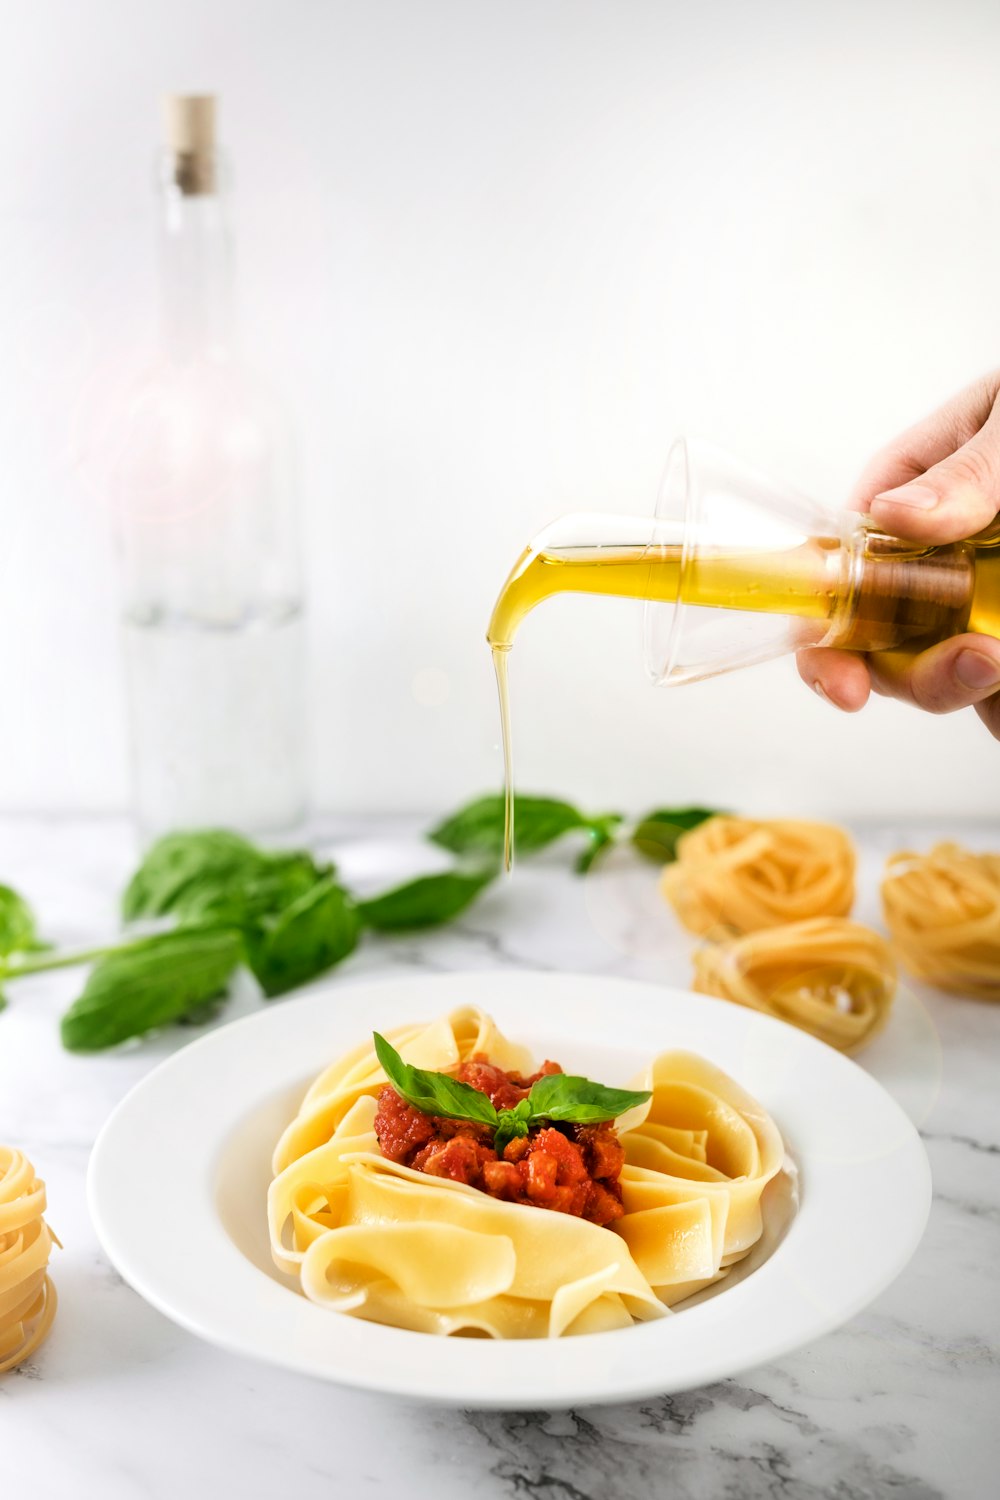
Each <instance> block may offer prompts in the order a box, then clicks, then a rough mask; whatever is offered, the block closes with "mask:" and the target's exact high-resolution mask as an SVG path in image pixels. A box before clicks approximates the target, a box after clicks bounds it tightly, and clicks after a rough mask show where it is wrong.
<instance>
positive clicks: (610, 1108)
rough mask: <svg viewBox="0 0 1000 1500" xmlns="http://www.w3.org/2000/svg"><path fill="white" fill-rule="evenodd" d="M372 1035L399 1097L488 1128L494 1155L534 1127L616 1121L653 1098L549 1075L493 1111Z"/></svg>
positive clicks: (486, 1101) (474, 1092)
mask: <svg viewBox="0 0 1000 1500" xmlns="http://www.w3.org/2000/svg"><path fill="white" fill-rule="evenodd" d="M373 1035H374V1037H375V1056H376V1057H377V1058H378V1060H379V1062H380V1063H381V1065H382V1069H383V1071H384V1073H385V1076H386V1077H387V1078H388V1080H389V1082H390V1083H391V1084H392V1086H393V1088H394V1089H395V1090H396V1093H397V1094H399V1096H400V1098H402V1099H405V1100H406V1103H407V1104H412V1105H413V1107H414V1109H419V1110H420V1111H421V1112H422V1113H423V1114H425V1115H440V1116H443V1117H444V1118H445V1119H448V1120H470V1121H472V1122H473V1123H475V1124H477V1125H488V1126H489V1127H490V1128H491V1129H492V1130H493V1132H494V1134H493V1147H494V1150H495V1151H496V1152H497V1154H498V1155H501V1154H502V1153H503V1150H504V1147H505V1146H507V1145H508V1143H509V1142H510V1141H512V1140H514V1139H515V1138H518V1137H523V1136H526V1135H527V1134H528V1131H529V1130H530V1129H531V1127H532V1126H533V1125H542V1124H544V1123H545V1122H546V1121H549V1120H561V1121H566V1122H570V1123H572V1124H575V1125H593V1124H597V1123H598V1122H599V1121H602V1120H616V1119H617V1118H618V1116H619V1115H623V1114H625V1112H626V1110H629V1109H633V1108H634V1107H635V1106H636V1105H637V1104H645V1102H646V1100H647V1099H649V1098H650V1097H651V1095H650V1092H649V1090H648V1089H609V1088H607V1087H606V1086H605V1085H604V1084H603V1083H593V1082H592V1081H591V1079H589V1078H580V1077H578V1076H575V1075H573V1074H571V1073H549V1074H547V1075H546V1076H545V1077H544V1078H539V1079H538V1081H537V1082H536V1083H533V1084H532V1086H531V1091H530V1093H529V1094H528V1097H527V1098H526V1099H522V1100H520V1102H519V1103H518V1104H516V1105H515V1106H514V1108H513V1109H496V1108H495V1107H494V1105H493V1102H492V1100H491V1099H490V1098H489V1096H488V1095H487V1094H484V1093H482V1092H481V1090H479V1089H474V1088H473V1087H472V1085H471V1084H468V1083H461V1082H460V1081H459V1080H458V1079H457V1078H452V1077H451V1075H450V1074H448V1073H431V1072H429V1071H428V1070H427V1069H426V1068H415V1067H414V1066H413V1065H412V1063H406V1062H404V1061H403V1059H402V1058H401V1057H400V1055H399V1053H398V1052H397V1051H396V1049H395V1047H393V1046H392V1044H391V1043H390V1042H387V1041H386V1039H385V1037H384V1036H380V1035H379V1033H378V1032H377V1031H376V1032H374V1033H373Z"/></svg>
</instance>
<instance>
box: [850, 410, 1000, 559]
mask: <svg viewBox="0 0 1000 1500" xmlns="http://www.w3.org/2000/svg"><path fill="white" fill-rule="evenodd" d="M998 512H1000V398H998V400H997V401H994V403H993V406H992V408H991V409H990V414H989V416H988V417H987V418H986V421H985V422H984V423H983V425H982V427H981V428H980V429H979V431H978V432H977V433H976V434H975V435H974V436H973V437H971V438H970V439H969V441H968V442H967V443H964V444H963V445H962V447H961V448H957V449H956V450H955V452H954V453H952V454H949V456H948V457H947V458H943V459H942V460H941V462H940V463H937V464H934V466H933V468H930V469H928V470H927V472H926V473H925V474H921V475H919V476H918V477H917V478H916V479H911V480H909V481H908V482H907V483H906V484H901V485H899V486H898V487H897V488H896V489H893V490H884V491H883V492H882V494H880V495H876V496H875V498H874V499H873V500H872V503H871V513H872V518H873V520H874V521H875V522H876V523H877V524H878V525H879V526H881V527H882V528H883V530H885V531H888V532H890V533H891V534H892V535H893V536H901V537H908V538H912V539H913V540H914V541H921V542H958V541H962V540H963V539H964V538H965V537H967V536H974V535H975V533H976V532H977V531H982V529H983V527H984V526H988V525H989V524H990V522H991V521H992V520H993V519H994V518H995V516H996V515H997V513H998Z"/></svg>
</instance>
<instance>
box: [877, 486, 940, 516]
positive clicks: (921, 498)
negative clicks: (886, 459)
mask: <svg viewBox="0 0 1000 1500" xmlns="http://www.w3.org/2000/svg"><path fill="white" fill-rule="evenodd" d="M875 499H876V500H885V501H886V502H887V504H889V505H909V506H912V508H913V509H914V510H933V509H934V507H935V505H937V503H938V497H937V495H936V494H935V493H934V491H933V490H932V489H931V488H930V486H929V485H926V484H901V485H900V486H899V488H898V489H896V490H883V491H882V493H881V495H876V496H875Z"/></svg>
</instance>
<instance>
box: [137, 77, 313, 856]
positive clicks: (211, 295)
mask: <svg viewBox="0 0 1000 1500" xmlns="http://www.w3.org/2000/svg"><path fill="white" fill-rule="evenodd" d="M158 175H159V183H158V190H159V205H160V226H159V239H160V277H161V339H160V349H159V353H158V355H157V357H156V358H155V360H154V361H153V363H152V364H151V365H150V367H149V368H148V369H147V370H146V371H145V373H144V374H143V376H142V377H141V378H140V380H139V382H138V384H137V386H136V388H135V389H134V391H133V392H132V396H131V400H130V403H129V410H128V414H127V419H126V423H125V430H124V433H123V434H122V440H121V442H120V443H119V444H118V445H117V452H116V457H115V463H114V469H113V476H112V484H113V500H114V505H115V512H116V520H117V531H118V541H119V550H120V557H121V572H122V586H123V604H124V620H123V630H124V639H125V665H126V676H127V690H128V708H129V719H130V730H131V743H132V766H133V779H134V802H135V810H136V814H137V818H138V821H139V824H140V827H141V829H142V830H143V832H144V833H146V834H150V833H155V832H160V831H162V830H164V829H168V828H181V827H188V828H190V827H198V826H202V827H203V826H217V827H219V826H225V827H229V828H236V829H243V830H246V831H258V830H265V829H281V828H288V827H291V826H293V825H294V824H295V823H296V822H298V821H299V820H300V819H301V817H302V816H303V813H304V805H305V751H304V740H305V725H304V702H303V700H304V683H303V646H304V640H303V636H304V623H303V609H304V601H303V589H302V578H301V566H300V558H299V548H298V537H297V524H296V513H295V494H294V481H293V471H292V453H291V444H290V434H289V430H288V426H287V423H286V420H285V417H284V414H283V412H282V409H281V407H280V406H279V405H278V404H277V402H276V401H275V399H274V397H273V396H272V395H271V393H270V392H269V391H268V389H267V387H266V385H265V384H264V382H262V381H261V380H260V379H259V378H258V377H257V376H256V375H255V374H254V373H253V372H252V371H251V370H250V369H249V368H248V367H247V366H246V365H245V364H244V363H243V361H242V359H241V358H240V356H239V353H238V350H237V344H236V339H235V333H234V325H233V308H232V255H231V242H230V236H229V231H228V227H227V222H226V213H225V201H224V190H225V185H226V184H225V164H224V162H223V160H222V159H220V155H219V152H218V151H217V149H216V144H215V100H214V98H212V97H211V96H204V95H198V96H190V95H188V96H177V95H173V96H170V97H169V98H168V99H167V101H166V146H165V149H164V150H163V152H162V154H161V160H160V170H159V174H158Z"/></svg>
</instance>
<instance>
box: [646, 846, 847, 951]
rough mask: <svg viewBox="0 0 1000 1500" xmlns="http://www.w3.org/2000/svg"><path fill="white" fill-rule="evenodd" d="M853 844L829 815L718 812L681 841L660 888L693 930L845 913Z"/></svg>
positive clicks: (721, 932)
mask: <svg viewBox="0 0 1000 1500" xmlns="http://www.w3.org/2000/svg"><path fill="white" fill-rule="evenodd" d="M854 869H855V856H854V849H853V846H852V844H851V841H850V839H849V838H848V837H847V835H846V833H844V831H843V830H842V829H840V828H835V827H834V826H833V825H832V824H829V823H806V822H802V821H799V820H797V819H788V818H773V819H770V820H768V821H763V822H761V821H755V820H753V819H750V818H733V817H727V816H718V817H714V818H708V819H707V820H706V821H705V822H704V823H701V824H699V825H698V827H697V828H692V829H691V830H690V831H689V832H688V833H685V834H683V835H682V836H681V838H680V839H678V841H677V858H676V860H675V861H674V863H673V864H670V865H667V866H666V868H665V869H664V871H663V874H662V876H661V878H660V889H661V890H662V892H663V894H664V895H665V896H666V898H667V900H668V901H669V902H670V904H671V905H672V906H673V908H674V910H675V911H676V913H677V915H678V917H679V918H680V920H681V922H682V923H683V925H684V926H685V927H686V928H687V929H688V931H689V932H695V933H698V934H700V935H702V936H709V935H718V936H727V935H729V934H732V933H737V934H738V933H745V932H757V931H759V930H760V929H761V928H766V927H778V926H780V925H781V924H783V923H786V922H798V921H803V920H805V919H806V918H808V917H846V916H847V914H848V913H849V911H850V909H851V906H852V905H853V902H854Z"/></svg>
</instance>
